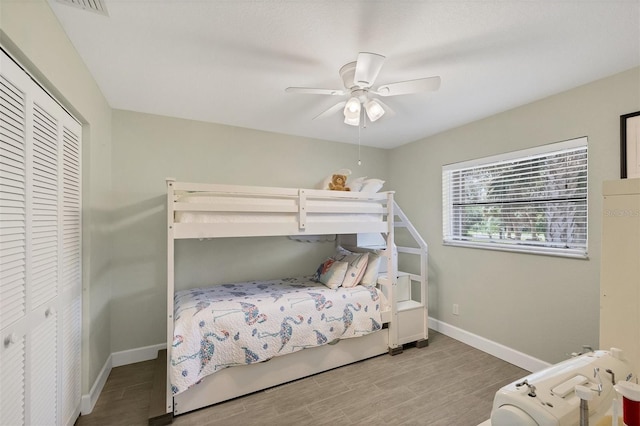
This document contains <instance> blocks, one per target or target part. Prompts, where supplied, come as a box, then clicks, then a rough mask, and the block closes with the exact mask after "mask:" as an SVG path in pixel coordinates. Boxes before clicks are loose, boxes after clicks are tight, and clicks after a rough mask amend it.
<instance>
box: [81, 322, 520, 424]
mask: <svg viewBox="0 0 640 426" xmlns="http://www.w3.org/2000/svg"><path fill="white" fill-rule="evenodd" d="M153 364H154V362H153V361H145V362H140V363H137V364H131V365H127V366H122V367H117V368H114V369H113V370H112V371H111V374H110V375H109V379H108V380H107V382H106V384H105V387H104V389H103V391H102V393H101V395H100V398H99V399H98V402H97V403H96V406H95V408H94V410H93V412H92V413H91V414H89V415H86V416H81V417H80V418H79V419H78V421H77V423H76V424H77V425H78V426H89V425H127V426H133V425H146V424H147V414H148V409H149V393H150V390H151V387H152V381H153V371H154V365H153ZM527 374H529V372H527V371H526V370H523V369H521V368H518V367H516V366H514V365H512V364H509V363H506V362H504V361H502V360H500V359H498V358H495V357H493V356H491V355H488V354H486V353H484V352H482V351H479V350H477V349H474V348H472V347H470V346H467V345H465V344H463V343H460V342H458V341H456V340H454V339H451V338H449V337H447V336H445V335H443V334H440V333H437V332H435V331H430V332H429V346H428V347H426V348H415V347H410V348H407V349H405V351H404V352H403V353H402V354H399V355H396V356H390V355H381V356H378V357H375V358H372V359H368V360H365V361H361V362H358V363H355V364H351V365H348V366H344V367H340V368H336V369H334V370H331V371H328V372H325V373H321V374H317V375H315V376H312V377H307V378H305V379H300V380H297V381H295V382H291V383H288V384H285V385H281V386H277V387H274V388H271V389H268V390H265V391H261V392H256V393H254V394H251V395H247V396H244V397H241V398H237V399H234V400H231V401H227V402H224V403H221V404H217V405H215V406H212V407H209V408H205V409H202V410H198V411H194V412H192V413H189V414H185V415H182V416H178V417H176V418H174V421H173V424H174V425H177V426H182V425H278V426H281V425H304V426H315V425H335V424H341V425H385V426H387V425H434V426H435V425H446V426H451V425H455V426H465V425H469V426H476V425H478V424H479V423H482V422H483V421H485V420H487V419H488V418H489V416H490V414H491V405H492V401H493V396H494V394H495V392H496V391H497V390H498V389H499V388H501V387H502V386H504V385H506V384H508V383H510V382H512V381H514V380H517V379H519V378H521V377H523V376H526V375H527Z"/></svg>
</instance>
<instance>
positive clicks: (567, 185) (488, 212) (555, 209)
mask: <svg viewBox="0 0 640 426" xmlns="http://www.w3.org/2000/svg"><path fill="white" fill-rule="evenodd" d="M442 185H443V188H442V189H443V191H442V192H443V240H444V243H445V244H453V245H467V246H477V247H484V248H495V249H503V250H515V251H527V252H534V253H545V254H559V255H565V256H577V257H586V255H587V206H588V205H587V138H579V139H574V140H571V141H565V142H559V143H555V144H550V145H545V146H542V147H537V148H534V149H531V150H524V151H517V152H513V153H508V154H504V155H500V156H494V157H488V158H483V159H480V160H473V161H469V162H464V163H457V164H451V165H447V166H444V167H443V169H442Z"/></svg>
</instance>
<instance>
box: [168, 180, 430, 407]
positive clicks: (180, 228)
mask: <svg viewBox="0 0 640 426" xmlns="http://www.w3.org/2000/svg"><path fill="white" fill-rule="evenodd" d="M396 218H397V219H396ZM396 227H403V228H406V229H407V230H408V231H409V234H410V236H411V237H413V240H414V241H415V242H416V243H417V247H397V246H396V244H395V243H394V235H395V231H394V230H395V228H396ZM333 234H335V235H337V241H338V243H339V244H341V245H344V246H346V247H347V248H348V249H349V250H351V251H349V252H348V253H350V254H351V255H354V256H356V255H360V254H361V255H362V256H374V255H375V256H378V257H379V259H380V260H381V262H380V265H381V266H380V267H379V270H378V268H377V267H376V270H375V271H374V272H375V275H376V276H377V277H374V282H373V286H369V287H363V286H361V285H355V286H354V287H350V288H345V289H343V288H337V289H336V288H334V289H329V288H328V287H326V286H325V285H324V284H316V283H313V282H310V281H309V279H308V277H307V278H286V279H283V280H270V281H253V282H251V283H243V284H242V283H231V284H224V285H215V286H212V287H211V288H200V289H195V290H194V289H191V290H188V291H178V292H176V288H175V287H176V286H175V271H174V265H175V241H176V240H182V239H212V238H224V237H265V236H290V237H294V238H295V237H301V238H303V239H304V238H307V237H308V236H315V235H333ZM359 235H378V236H382V244H381V245H377V246H374V247H371V246H368V247H362V246H361V244H359V242H358V236H359ZM359 246H360V247H359ZM398 253H407V254H411V255H418V258H419V264H420V267H419V268H418V269H419V272H417V273H415V274H408V273H399V272H398V269H397V268H398ZM426 258H427V247H426V244H425V242H424V240H422V238H421V237H420V236H419V235H418V233H417V231H416V230H415V228H414V227H413V226H412V225H411V224H410V222H409V221H408V219H407V217H406V215H404V213H403V212H402V211H401V210H400V209H399V207H398V206H397V204H396V203H395V202H394V193H393V192H381V193H369V192H346V191H345V192H342V191H328V190H314V189H293V188H272V187H257V186H237V185H218V184H203V183H187V182H178V181H176V180H175V179H173V178H168V179H167V352H168V353H167V386H166V412H167V413H173V415H179V414H184V413H186V412H189V411H192V410H195V409H198V408H202V407H205V406H208V405H212V404H215V403H218V402H222V401H225V400H228V399H232V398H235V397H238V396H241V395H245V394H248V393H251V392H255V391H258V390H262V389H266V388H269V387H272V386H275V385H278V384H282V383H286V382H289V381H292V380H295V379H298V378H302V377H306V376H309V375H312V374H315V373H319V372H322V371H326V370H329V369H332V368H336V367H339V366H342V365H346V364H349V363H352V362H356V361H359V360H363V359H367V358H370V357H373V356H377V355H380V354H383V353H386V352H389V353H390V354H392V355H393V354H397V353H400V352H402V345H403V344H405V343H410V342H416V345H417V346H426V345H427V342H428V331H427V330H428V329H427V300H426V297H427V288H426V286H427V266H426ZM336 263H337V262H336ZM345 263H346V262H345ZM349 267H351V264H350V266H349ZM367 272H369V271H367ZM362 273H363V271H360V275H359V277H358V280H359V279H360V277H362ZM399 283H400V288H398V284H399ZM354 284H357V283H355V282H354ZM314 285H315V286H319V287H314ZM283 288H284V289H283ZM416 288H417V289H418V291H417V292H416V291H415V289H416ZM256 289H257V290H256ZM254 290H255V291H254ZM285 290H286V291H293V292H295V293H294V294H293V295H287V294H286V293H284V291H285ZM323 290H325V291H327V292H324V293H323ZM220 292H224V293H220ZM281 292H282V293H281ZM338 292H344V293H338ZM412 292H413V293H417V294H418V295H417V297H416V296H412ZM254 293H255V294H254ZM233 295H236V296H239V297H241V299H240V300H241V301H234V300H233V299H231V297H232V296H233ZM306 295H312V297H311V298H312V299H313V302H312V303H311V305H312V306H315V308H316V309H315V310H316V311H318V312H317V314H318V315H321V317H319V318H318V319H315V318H312V314H307V313H305V314H304V315H302V314H295V313H294V314H291V312H287V313H286V315H285V316H283V317H282V319H280V317H277V318H278V319H276V320H275V321H276V322H277V324H281V326H280V325H278V327H280V333H279V334H278V333H276V332H273V333H271V332H270V331H274V325H273V324H275V323H274V322H272V323H271V324H272V325H271V327H270V328H269V327H267V328H266V329H265V328H264V327H263V328H260V326H261V325H265V326H266V324H268V322H266V318H267V315H266V314H265V312H270V313H269V316H270V318H271V317H273V318H276V315H277V314H278V312H276V311H277V309H274V310H273V311H267V310H266V309H268V308H267V307H264V306H262V305H261V307H260V308H257V307H256V306H255V305H254V304H253V301H254V300H259V299H260V300H261V299H269V298H272V299H274V300H278V299H280V298H282V297H285V298H288V299H287V300H289V301H290V302H289V303H288V304H287V310H288V309H289V308H290V307H291V308H293V306H294V305H296V306H301V307H302V305H309V303H298V301H300V302H302V301H303V300H304V299H305V297H306ZM252 297H253V299H252ZM355 297H364V299H362V298H360V299H355ZM351 298H354V299H351ZM307 299H309V298H308V297H307ZM338 299H340V300H342V299H345V300H346V301H347V302H349V303H347V304H345V305H344V308H342V307H340V308H338V305H337V306H336V308H337V310H338V311H339V312H344V318H342V320H341V321H342V322H340V321H338V322H337V323H336V324H344V329H341V328H340V327H338V326H337V325H336V326H335V327H333V326H332V327H330V328H331V332H333V331H334V330H333V329H334V328H337V329H340V330H342V332H341V333H338V335H337V337H336V336H334V335H331V334H329V330H328V329H327V330H324V329H321V330H320V331H321V332H320V331H318V330H317V329H313V328H314V327H315V325H316V324H318V323H325V322H329V321H333V320H334V319H336V320H338V319H339V318H334V317H329V316H326V315H328V314H326V313H324V312H322V313H321V312H319V311H321V310H322V307H324V306H326V305H327V304H329V306H330V305H331V304H333V303H336V304H338V303H340V300H338ZM292 300H293V301H292ZM368 301H370V302H368ZM319 302H322V303H323V305H322V306H320V304H319ZM213 303H222V304H221V305H214V304H213ZM225 303H227V305H224V304H225ZM229 303H231V304H233V303H235V305H236V306H237V305H238V304H240V305H241V306H242V307H243V309H238V308H233V306H232V305H229ZM314 303H315V305H314ZM368 303H370V306H369V305H367V304H368ZM347 305H350V307H349V306H347ZM244 308H246V309H244ZM261 309H262V311H261ZM242 310H244V312H243V315H244V316H243V315H235V314H231V313H233V312H235V313H240V311H242ZM280 310H284V308H283V306H280ZM312 310H313V309H312ZM204 311H208V312H212V313H213V317H212V319H210V320H206V321H205V320H202V319H199V318H198V319H195V318H196V314H200V313H201V312H204ZM356 311H358V312H356ZM365 311H366V312H367V313H368V314H369V317H366V318H364V319H362V318H359V317H356V316H355V315H356V314H358V313H359V312H365ZM332 312H334V313H335V312H336V309H334V310H333V311H332ZM223 317H224V318H223ZM230 317H235V318H236V322H243V321H238V318H244V322H246V323H247V324H251V326H252V328H251V334H252V337H253V338H254V339H258V338H262V337H265V340H264V341H265V342H266V341H267V340H266V338H270V337H275V338H276V339H278V338H280V339H281V340H280V341H281V342H282V343H281V345H280V349H279V350H278V351H276V352H277V353H275V355H282V356H274V354H267V355H264V356H263V354H262V353H260V351H261V349H262V348H258V349H256V347H255V346H254V347H250V348H251V349H249V347H248V346H249V344H247V343H244V342H241V343H238V341H239V340H240V335H241V333H240V332H237V331H233V330H231V329H230V328H229V327H227V326H222V328H219V329H218V330H217V331H216V330H210V329H208V328H207V327H209V325H211V324H209V325H205V322H207V321H209V322H210V323H216V322H220V323H222V321H223V320H224V319H225V318H230ZM182 318H186V319H187V320H188V321H190V322H191V323H194V324H195V323H197V324H198V325H197V326H195V328H200V330H196V331H189V329H188V328H186V326H185V325H184V324H183V322H179V321H182ZM347 318H348V320H349V325H351V322H353V321H360V322H359V323H358V324H359V325H358V327H352V328H350V329H349V333H348V332H347V328H348V326H347V325H346V322H345V321H347ZM312 320H313V321H315V323H314V327H307V332H306V333H307V334H312V332H315V333H316V335H315V336H314V337H317V344H315V343H314V344H310V343H311V342H309V341H308V340H306V341H305V340H304V339H302V340H298V341H296V342H295V344H294V342H293V341H291V342H290V341H289V340H290V339H291V333H292V330H294V329H293V328H292V327H296V326H298V325H300V326H301V327H304V326H305V325H310V324H311V323H312ZM278 321H282V322H281V323H280V322H278ZM363 321H364V322H363ZM263 322H264V324H262V323H263ZM367 324H369V325H367ZM217 326H220V324H218V325H217ZM203 327H204V328H205V329H203ZM353 330H356V331H355V332H353ZM194 333H195V334H196V335H194V336H193V337H189V335H190V334H194ZM197 333H200V335H199V336H198V335H197ZM203 333H205V334H206V336H207V337H206V338H203V337H202V336H203V335H205V334H203ZM287 333H288V335H287V337H286V339H285V338H284V337H283V335H284V334H287ZM246 334H247V333H244V334H243V335H246ZM327 336H328V337H327ZM302 337H304V332H302V331H301V332H300V333H298V338H299V339H301V338H302ZM321 337H322V338H321ZM189 339H191V340H192V342H191V349H187V350H184V347H183V345H185V346H186V341H188V340H189ZM193 339H195V343H194V342H193ZM207 339H208V340H207ZM234 339H235V340H236V342H233V340H234ZM223 341H228V342H229V343H230V345H229V346H228V348H227V349H222V346H220V347H217V346H216V345H218V344H222V343H221V342H223ZM270 342H271V343H269V344H264V347H265V348H266V347H267V346H269V345H270V346H277V344H276V345H274V343H275V342H274V341H270ZM234 343H235V346H234ZM194 345H195V346H194ZM285 347H286V350H283V349H284V348H285ZM216 351H217V352H218V353H223V354H226V355H227V358H226V359H223V361H220V360H218V361H215V362H214V361H211V358H212V356H213V353H214V352H216ZM231 352H236V356H237V355H238V354H240V356H242V355H243V354H244V356H245V361H244V362H242V360H240V361H239V360H238V359H237V357H236V358H233V357H230V355H229V353H231ZM283 354H286V355H283ZM204 360H206V362H205V361H204ZM210 361H211V362H210ZM188 363H191V364H192V365H191V367H189V368H185V365H186V364H188ZM194 363H195V365H194ZM205 364H207V365H205ZM241 364H243V365H241ZM205 370H206V371H205ZM203 371H204V373H203V374H200V375H198V374H197V373H202V372H203ZM210 373H215V374H210ZM205 374H206V377H201V376H204V375H205ZM209 374H210V375H209ZM180 375H182V376H192V377H195V376H197V377H195V378H194V379H191V380H190V381H186V382H185V381H182V379H183V377H179V376H180ZM178 382H180V383H178Z"/></svg>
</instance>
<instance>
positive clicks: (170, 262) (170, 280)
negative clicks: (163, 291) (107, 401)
mask: <svg viewBox="0 0 640 426" xmlns="http://www.w3.org/2000/svg"><path fill="white" fill-rule="evenodd" d="M174 182H175V178H167V386H166V388H167V392H166V398H167V399H166V406H165V408H166V413H171V414H172V415H173V392H172V390H171V380H170V376H169V372H170V366H171V344H172V343H173V297H174V293H175V287H174V279H175V274H174V260H175V259H174V239H173V222H174V212H173V202H174V188H173V184H174Z"/></svg>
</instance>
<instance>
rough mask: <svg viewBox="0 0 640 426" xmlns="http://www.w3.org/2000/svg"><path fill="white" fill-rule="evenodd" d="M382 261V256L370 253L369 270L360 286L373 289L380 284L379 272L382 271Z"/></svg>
mask: <svg viewBox="0 0 640 426" xmlns="http://www.w3.org/2000/svg"><path fill="white" fill-rule="evenodd" d="M381 261H382V256H380V255H379V254H377V253H369V262H368V263H367V268H366V269H365V271H364V274H363V275H362V279H361V280H360V284H361V285H363V286H365V287H373V286H375V285H376V284H377V282H378V271H380V262H381Z"/></svg>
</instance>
